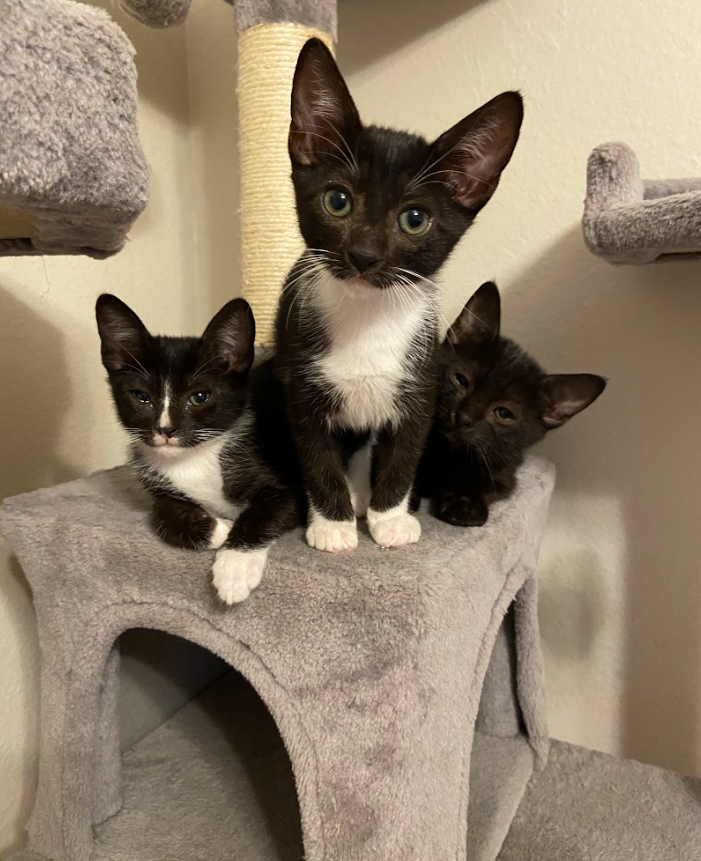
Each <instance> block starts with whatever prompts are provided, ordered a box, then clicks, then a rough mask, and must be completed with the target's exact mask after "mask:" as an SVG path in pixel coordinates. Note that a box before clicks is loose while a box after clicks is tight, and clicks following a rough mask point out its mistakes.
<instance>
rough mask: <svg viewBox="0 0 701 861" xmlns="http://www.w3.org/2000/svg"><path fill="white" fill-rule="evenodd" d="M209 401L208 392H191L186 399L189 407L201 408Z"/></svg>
mask: <svg viewBox="0 0 701 861" xmlns="http://www.w3.org/2000/svg"><path fill="white" fill-rule="evenodd" d="M208 400H209V392H193V393H192V394H191V395H190V397H189V398H188V399H187V402H188V404H190V406H191V407H201V406H202V404H206V403H207V401H208Z"/></svg>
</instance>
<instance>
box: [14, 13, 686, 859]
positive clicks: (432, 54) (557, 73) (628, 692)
mask: <svg viewBox="0 0 701 861" xmlns="http://www.w3.org/2000/svg"><path fill="white" fill-rule="evenodd" d="M110 9H111V11H112V12H113V14H115V15H116V16H117V17H118V19H119V21H120V23H122V24H123V26H124V27H125V29H126V30H127V32H128V34H129V35H130V37H131V38H132V40H133V41H134V43H135V45H136V47H137V50H138V52H139V57H138V63H139V71H140V81H139V88H140V94H141V98H140V111H141V133H142V139H143V143H144V146H145V149H146V151H147V155H148V158H149V160H150V162H151V165H152V167H153V173H154V175H153V195H152V200H151V203H150V205H149V208H148V210H147V212H146V213H145V215H144V216H143V217H142V218H141V219H140V220H139V222H138V223H137V226H136V228H135V230H134V232H133V234H132V238H131V242H130V243H129V245H128V246H127V248H126V249H125V251H124V252H122V253H121V254H119V255H118V256H117V257H115V258H114V259H113V260H110V261H106V262H92V261H88V260H79V259H58V258H47V259H46V260H45V261H42V260H41V259H24V260H16V261H9V260H0V321H1V322H0V325H1V326H2V338H0V391H2V398H3V407H2V410H0V495H6V494H9V493H15V492H19V491H22V490H28V489H31V488H34V487H38V486H40V485H43V484H47V483H51V482H56V481H60V480H64V479H67V478H71V477H73V476H76V475H79V474H82V473H85V472H87V471H90V470H92V469H95V468H98V467H103V466H109V465H111V464H114V463H117V462H118V461H119V460H120V459H121V457H122V453H123V442H122V438H121V435H120V433H119V431H118V429H117V427H116V425H115V424H114V423H113V422H112V421H111V418H110V419H109V420H108V418H107V417H108V416H109V415H110V412H109V411H110V406H109V399H108V396H107V392H106V389H105V386H104V382H103V374H102V371H101V369H100V366H99V363H98V354H97V340H96V336H95V332H94V326H93V322H92V308H93V303H94V300H95V297H96V295H97V294H98V293H99V292H101V291H103V290H111V291H114V292H116V293H119V295H120V296H122V297H124V298H125V300H126V301H127V302H132V303H133V305H134V307H135V308H137V309H138V310H139V311H140V312H141V313H142V314H143V316H144V318H145V320H146V322H147V323H150V324H152V325H154V326H156V325H157V326H159V327H160V328H161V329H162V330H164V331H173V332H175V331H179V330H190V331H193V330H196V329H197V328H198V327H199V326H201V325H202V324H203V323H204V322H205V319H206V318H207V317H208V316H209V315H210V314H211V313H212V312H213V311H214V310H215V308H216V307H218V306H219V305H220V304H221V303H222V302H223V301H225V300H226V299H228V298H229V297H230V296H231V295H233V294H234V293H235V292H236V290H237V284H238V279H237V255H236V251H237V245H236V226H237V215H236V210H237V199H236V173H235V170H236V166H235V159H234V157H233V152H234V141H235V108H234V85H233V67H234V62H235V53H234V40H233V37H232V27H231V17H230V16H231V12H230V9H229V8H228V7H227V6H226V5H225V4H223V3H220V2H219V0H199V2H198V3H195V6H194V9H193V15H192V16H191V19H190V21H189V22H188V25H187V28H186V29H181V30H174V31H169V32H161V31H149V30H147V29H146V28H143V27H141V26H140V25H138V24H135V23H133V22H131V21H129V20H128V19H126V18H125V17H124V16H121V15H118V13H117V12H115V11H114V8H113V4H110ZM700 31H701V7H699V5H698V4H696V3H692V2H690V0H688V2H685V3H674V2H671V0H665V2H657V3H654V4H653V3H642V4H641V3H639V2H637V0H575V2H570V3H566V4H565V3H562V2H561V0H540V2H538V3H520V4H513V3H512V2H510V0H488V2H484V3H479V2H470V0H441V2H440V3H425V2H424V3H419V2H413V0H382V2H379V3H378V2H377V0H345V2H342V3H341V27H340V33H341V43H342V47H341V52H340V58H341V62H342V64H343V67H344V69H345V70H346V71H347V72H348V73H349V78H350V81H351V85H352V88H353V91H354V93H355V95H356V96H357V100H358V103H359V106H360V108H361V111H362V113H363V115H364V116H365V117H366V118H367V119H369V120H374V121H378V122H384V123H394V124H396V125H397V126H400V127H410V128H413V129H416V130H420V131H424V132H426V133H427V134H435V133H438V132H439V131H441V130H443V129H444V128H445V127H447V126H448V125H450V124H451V123H452V122H454V121H455V120H457V119H458V118H459V117H460V116H462V114H464V113H466V112H467V111H469V110H471V109H472V108H474V107H476V106H477V105H478V104H481V103H482V102H483V101H485V100H486V99H488V98H490V97H491V96H492V95H495V94H496V93H497V92H500V91H501V90H503V89H507V88H513V87H518V88H521V89H522V90H523V91H524V93H525V96H526V99H527V112H526V122H525V126H524V133H523V137H522V141H521V143H520V144H519V147H518V149H517V151H516V156H515V159H514V162H513V165H512V166H511V167H510V168H509V169H508V172H507V174H506V175H505V178H504V181H503V183H502V186H501V188H500V189H499V192H498V194H497V197H496V199H495V200H494V202H493V203H492V204H490V206H489V207H488V209H487V210H486V211H485V213H484V214H483V216H482V217H481V218H480V221H479V223H478V224H477V225H476V226H475V227H474V229H473V230H472V231H471V233H470V235H469V237H468V239H466V240H465V241H464V242H463V244H462V245H461V247H460V249H459V251H458V253H457V254H456V255H455V257H454V260H453V262H452V264H451V265H450V267H449V269H448V271H447V272H446V275H445V279H444V281H445V283H446V294H445V309H446V316H449V317H450V316H452V315H454V313H455V312H456V310H457V309H458V308H459V306H460V305H461V303H462V302H463V301H464V299H466V298H467V296H468V295H469V294H470V293H471V292H472V290H473V289H474V288H475V287H477V286H478V285H479V284H480V283H481V282H482V280H484V279H486V278H488V277H492V276H497V277H498V278H499V280H500V283H501V285H502V288H503V291H504V294H505V313H504V316H505V321H504V323H505V328H506V331H507V332H509V333H511V334H513V335H514V336H516V337H518V338H519V339H521V341H522V342H523V344H524V345H525V346H527V347H528V348H530V349H532V350H533V352H534V353H536V355H538V357H539V358H541V359H542V360H543V362H545V363H546V364H547V365H548V367H549V368H551V369H552V370H556V371H578V370H585V371H593V372H599V373H603V374H605V375H607V376H609V377H611V384H610V387H609V389H608V390H607V391H606V393H605V394H604V396H603V397H602V399H601V401H600V403H598V404H597V405H596V406H594V407H593V408H592V409H591V411H590V412H589V413H586V414H585V415H583V416H581V417H579V418H578V419H576V420H575V421H574V422H573V423H572V425H571V426H569V427H567V428H565V429H563V430H562V431H560V432H558V433H557V434H556V435H553V437H552V438H551V440H549V441H548V443H547V444H546V445H545V446H544V450H545V451H546V453H548V454H549V455H550V456H551V457H552V458H553V459H554V460H555V461H556V463H557V465H558V475H559V477H558V488H557V492H556V496H555V500H554V503H553V506H552V513H551V518H550V526H549V530H548V535H547V538H546V541H545V546H544V549H543V553H542V564H541V583H542V624H543V639H544V647H545V653H546V660H547V671H548V688H549V700H550V718H551V729H552V732H553V734H554V735H556V736H559V737H561V738H566V739H569V740H571V741H575V742H579V743H582V744H587V745H591V746H594V747H598V748H601V749H604V750H609V751H612V752H617V753H622V754H625V755H629V756H635V757H638V758H640V759H644V760H647V761H651V762H657V763H660V764H663V765H667V766H671V767H676V768H679V769H681V770H684V771H687V772H693V773H696V774H701V742H700V741H697V739H701V678H700V675H701V673H700V672H699V667H700V666H701V619H700V616H701V570H700V569H701V538H700V537H699V536H700V535H701V532H700V530H699V527H698V522H697V521H698V512H699V511H700V510H701V481H700V479H699V476H701V445H699V443H698V432H697V428H696V423H697V421H698V419H699V418H700V417H701V414H700V408H699V406H698V403H697V398H696V392H697V390H698V379H697V368H698V366H699V359H700V358H701V355H700V354H701V346H700V345H699V339H698V335H697V330H698V321H699V320H701V289H699V281H700V276H701V266H699V265H686V266H670V265H667V266H660V267H648V268H644V269H633V268H620V269H615V268H613V267H609V266H607V265H606V264H604V263H601V262H599V261H597V260H596V259H594V258H593V257H592V256H591V255H589V254H588V253H587V252H586V251H585V249H584V248H583V245H582V241H581V238H580V232H579V218H580V215H581V201H582V197H583V194H584V168H585V163H586V158H587V155H588V153H589V151H590V149H591V148H592V147H593V146H594V145H596V144H597V143H600V142H602V141H605V140H609V139H623V140H626V141H628V142H629V143H630V144H632V145H633V146H634V147H635V148H636V149H637V151H638V153H639V154H640V158H641V161H642V163H643V166H644V169H645V172H646V174H647V175H649V176H651V177H652V176H659V177H665V176H680V175H699V174H701V158H700V157H699V153H700V152H701V150H700V149H699V146H698V128H699V114H700V113H701V95H700V94H699V91H698V87H697V85H696V84H697V81H698V80H699V77H700V76H701V54H699V52H698V50H697V41H698V34H699V32H700ZM193 284H196V289H193ZM0 550H2V552H3V554H4V555H3V557H2V559H0V654H1V655H2V656H3V660H2V661H0V690H2V691H3V696H2V698H0V727H2V733H0V852H2V849H3V848H5V847H8V846H9V845H11V844H12V843H14V842H15V841H16V840H17V839H18V838H19V836H20V834H21V828H22V825H23V823H24V820H25V819H26V815H27V813H28V811H29V808H30V805H31V798H32V792H33V781H34V762H35V753H36V751H35V745H36V718H37V699H36V697H37V694H36V691H37V650H36V643H35V635H34V626H33V615H32V609H31V602H30V596H29V594H28V590H27V587H26V585H25V583H24V581H23V579H22V576H21V574H20V572H19V571H18V570H17V568H16V566H15V565H14V564H12V563H8V562H7V561H5V560H6V557H7V550H6V548H5V547H3V546H2V545H1V544H0Z"/></svg>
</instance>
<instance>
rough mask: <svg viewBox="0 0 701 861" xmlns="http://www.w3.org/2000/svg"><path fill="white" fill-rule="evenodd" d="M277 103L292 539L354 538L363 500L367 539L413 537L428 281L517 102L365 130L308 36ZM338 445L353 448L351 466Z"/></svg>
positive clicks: (502, 149) (333, 545)
mask: <svg viewBox="0 0 701 861" xmlns="http://www.w3.org/2000/svg"><path fill="white" fill-rule="evenodd" d="M291 110H292V122H291V126H290V135H289V152H290V158H291V161H292V180H293V183H294V188H295V194H296V201H297V215H298V219H299V226H300V230H301V232H302V236H303V237H304V240H305V243H306V246H307V250H306V252H305V253H304V254H303V255H302V257H301V258H300V259H299V261H298V262H297V264H296V265H295V266H294V267H293V269H292V272H291V273H290V276H289V277H288V279H287V283H286V285H285V288H284V291H283V295H282V298H281V301H280V306H279V309H278V317H277V333H276V334H277V348H278V356H277V370H278V375H279V377H280V379H281V380H282V381H283V383H284V385H285V390H286V397H287V405H288V414H289V417H290V423H291V429H292V433H293V435H294V438H295V441H296V443H297V450H298V453H299V458H300V461H301V465H302V471H303V476H304V482H305V485H306V489H307V493H308V496H309V500H310V512H309V522H308V528H307V541H308V542H309V544H310V545H311V546H312V547H317V548H319V549H320V550H329V551H338V550H347V549H352V548H354V547H356V546H357V542H358V537H357V530H356V516H360V515H362V514H363V513H365V511H366V510H367V519H368V525H369V528H370V533H371V535H372V537H373V538H374V540H375V541H376V542H377V543H378V544H380V545H382V546H385V547H388V546H396V545H402V544H408V543H411V542H414V541H417V540H418V539H419V536H420V526H419V522H418V520H416V518H414V517H413V516H412V515H411V514H410V513H409V511H408V500H409V493H410V489H411V486H412V482H413V479H414V475H415V472H416V467H417V465H418V462H419V459H420V456H421V452H422V449H423V445H424V441H425V439H426V435H427V433H428V431H429V428H430V425H431V420H432V416H433V410H434V402H433V397H434V387H435V366H434V354H435V349H436V346H437V332H438V311H437V300H436V287H435V284H434V282H433V281H432V280H431V278H432V276H433V275H435V273H436V272H437V271H438V269H439V268H440V267H441V266H442V264H443V263H444V262H445V260H446V258H447V257H448V255H449V254H450V252H451V251H452V249H453V247H454V246H455V244H456V242H457V241H458V240H459V239H460V237H461V236H462V234H463V233H464V232H465V231H466V230H467V228H468V227H469V226H470V224H472V222H473V221H474V219H475V216H476V215H477V213H478V212H479V211H480V210H481V209H482V207H483V206H484V205H485V204H486V203H487V202H488V200H489V199H490V198H491V196H492V194H493V192H494V190H495V189H496V187H497V183H498V182H499V177H500V175H501V172H502V171H503V170H504V168H505V167H506V165H507V163H508V162H509V159H510V158H511V154H512V152H513V149H514V147H515V145H516V141H517V139H518V134H519V129H520V126H521V119H522V115H523V108H522V101H521V97H520V96H519V95H518V94H517V93H503V94H502V95H501V96H497V98H495V99H493V100H492V101H491V102H488V103H487V104H486V105H484V106H483V107H482V108H480V109H479V110H477V111H475V112H474V113H473V114H471V115H470V116H468V117H466V118H465V119H463V120H461V121H460V122H459V123H457V125H455V126H453V127H452V128H451V129H450V130H449V131H447V132H445V133H444V134H442V135H441V136H440V137H439V138H438V139H437V140H436V141H434V142H433V143H428V142H427V141H426V140H424V138H422V137H419V136H418V135H412V134H408V133H406V132H399V131H394V130H392V129H387V128H379V127H377V126H364V125H363V124H362V123H361V121H360V117H359V116H358V111H357V109H356V107H355V104H354V102H353V99H352V98H351V95H350V93H349V92H348V88H347V87H346V84H345V82H344V80H343V78H342V76H341V73H340V72H339V70H338V67H337V66H336V63H335V62H334V60H333V57H332V56H331V54H330V53H329V51H328V50H327V49H326V47H325V46H324V45H323V43H321V42H320V41H318V40H316V39H312V40H310V41H309V42H307V44H306V45H305V46H304V48H303V49H302V52H301V54H300V57H299V60H298V63H297V69H296V72H295V76H294V83H293V89H292V105H291ZM368 441H369V443H370V445H372V446H374V451H373V452H372V455H373V462H374V486H373V487H372V490H371V489H370V480H369V463H370V456H369V446H368V445H367V443H368ZM344 445H347V446H348V447H349V450H351V451H352V450H353V449H354V448H355V449H356V450H357V451H356V453H355V454H354V455H353V456H352V457H351V459H350V461H348V459H347V458H346V457H344V449H343V447H344ZM346 471H347V472H348V477H347V476H346Z"/></svg>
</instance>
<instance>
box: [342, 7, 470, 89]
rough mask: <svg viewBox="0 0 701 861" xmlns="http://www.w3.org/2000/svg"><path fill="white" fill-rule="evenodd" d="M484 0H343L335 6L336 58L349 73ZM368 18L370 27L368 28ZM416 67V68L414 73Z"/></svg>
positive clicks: (436, 28) (419, 36) (446, 23)
mask: <svg viewBox="0 0 701 861" xmlns="http://www.w3.org/2000/svg"><path fill="white" fill-rule="evenodd" d="M483 2H485V0H441V2H440V3H422V4H414V5H412V9H411V14H410V15H408V14H407V4H406V0H382V2H381V3H378V2H377V0H345V2H343V3H339V7H338V34H339V40H338V59H339V63H340V66H341V68H342V69H343V72H344V74H347V75H351V74H353V72H357V71H359V70H360V69H363V68H365V67H366V66H369V65H371V64H372V63H374V62H377V61H378V60H380V59H383V58H385V59H386V58H387V57H388V56H389V55H390V54H392V53H393V52H394V51H398V50H399V49H400V48H402V47H404V46H405V45H410V44H411V43H412V42H414V41H416V40H417V39H420V38H421V37H422V36H423V35H424V34H425V33H429V32H431V31H432V30H439V29H440V28H441V27H445V26H446V25H448V24H450V23H451V21H453V20H454V19H455V18H459V17H461V16H462V15H465V14H467V13H469V11H470V9H472V8H473V7H475V6H479V5H480V4H481V3H483ZM368 21H372V22H373V25H372V27H370V28H368ZM418 73H419V70H418V69H417V74H418Z"/></svg>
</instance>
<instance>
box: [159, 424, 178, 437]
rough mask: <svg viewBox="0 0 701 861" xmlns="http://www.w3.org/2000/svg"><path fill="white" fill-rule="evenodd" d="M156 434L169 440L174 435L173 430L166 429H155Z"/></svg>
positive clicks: (170, 428)
mask: <svg viewBox="0 0 701 861" xmlns="http://www.w3.org/2000/svg"><path fill="white" fill-rule="evenodd" d="M156 430H157V431H158V433H160V434H163V436H164V437H166V438H167V439H170V438H171V437H172V436H173V434H174V433H175V428H172V427H167V428H156Z"/></svg>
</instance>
